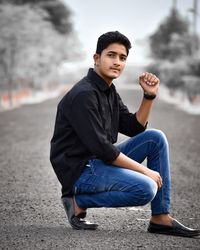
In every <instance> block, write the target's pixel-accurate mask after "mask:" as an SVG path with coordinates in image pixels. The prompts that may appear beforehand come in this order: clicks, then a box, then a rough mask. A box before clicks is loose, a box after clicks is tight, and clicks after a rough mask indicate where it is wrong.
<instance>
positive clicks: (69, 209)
mask: <svg viewBox="0 0 200 250" xmlns="http://www.w3.org/2000/svg"><path fill="white" fill-rule="evenodd" d="M61 200H62V203H63V206H64V209H65V212H66V214H67V218H68V221H69V223H70V225H71V226H72V228H74V229H77V230H95V229H97V227H98V225H97V224H93V223H90V222H89V221H85V220H83V219H84V218H85V217H86V212H83V213H80V214H79V215H77V216H75V211H74V202H73V198H68V197H63V198H61Z"/></svg>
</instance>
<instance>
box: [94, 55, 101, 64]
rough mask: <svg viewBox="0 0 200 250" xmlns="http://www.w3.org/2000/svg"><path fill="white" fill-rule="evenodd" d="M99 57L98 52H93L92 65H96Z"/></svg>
mask: <svg viewBox="0 0 200 250" xmlns="http://www.w3.org/2000/svg"><path fill="white" fill-rule="evenodd" d="M99 58H100V55H99V54H97V53H95V54H94V55H93V59H94V65H95V66H98V62H99Z"/></svg>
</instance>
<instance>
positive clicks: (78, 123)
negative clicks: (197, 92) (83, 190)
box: [50, 69, 145, 196]
mask: <svg viewBox="0 0 200 250" xmlns="http://www.w3.org/2000/svg"><path fill="white" fill-rule="evenodd" d="M144 130H145V127H143V126H142V125H141V124H140V123H139V122H138V121H137V119H136V114H132V113H130V112H129V110H128V108H127V107H126V106H125V105H124V104H123V102H122V100H121V98H120V96H119V94H118V93H117V91H116V89H115V86H114V84H112V85H111V86H110V87H109V86H108V84H107V83H106V82H105V81H104V80H103V79H102V78H101V77H100V76H99V75H98V74H97V73H96V72H95V71H94V70H93V69H89V71H88V74H87V76H86V77H84V78H83V79H82V80H81V81H79V82H78V83H77V84H76V85H74V86H73V88H72V89H71V90H70V91H69V92H68V93H67V94H66V95H65V96H64V97H63V98H62V100H61V101H60V103H59V104H58V108H57V115H56V122H55V129H54V135H53V138H52V139H51V152H50V160H51V163H52V166H53V168H54V171H55V173H56V175H57V177H58V179H59V181H60V183H61V185H62V195H63V196H65V195H70V191H71V189H72V187H73V184H74V183H75V181H76V180H77V179H78V178H79V176H80V174H81V172H82V170H83V168H84V166H85V165H86V164H87V162H88V160H89V159H93V158H98V159H100V160H102V161H104V162H105V163H112V162H113V161H114V160H115V159H116V158H117V156H118V155H119V153H120V152H119V150H118V149H117V148H116V147H115V146H114V145H113V144H114V143H115V142H116V141H117V136H118V132H120V133H122V134H125V135H127V136H130V137H132V136H134V135H136V134H138V133H140V132H143V131H144Z"/></svg>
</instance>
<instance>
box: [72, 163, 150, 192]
mask: <svg viewBox="0 0 200 250" xmlns="http://www.w3.org/2000/svg"><path fill="white" fill-rule="evenodd" d="M149 181H151V180H150V178H149V177H147V176H145V175H143V174H141V173H138V172H136V171H132V170H129V169H125V168H120V167H116V166H113V165H106V164H104V163H103V162H102V161H101V160H96V159H94V160H91V161H90V162H89V165H88V166H86V167H85V169H84V171H83V173H82V174H81V176H80V177H79V179H78V180H77V181H76V183H75V185H74V187H73V192H74V194H89V193H99V192H108V191H122V192H134V191H135V192H139V191H141V190H142V189H143V188H144V187H145V186H146V184H147V183H149Z"/></svg>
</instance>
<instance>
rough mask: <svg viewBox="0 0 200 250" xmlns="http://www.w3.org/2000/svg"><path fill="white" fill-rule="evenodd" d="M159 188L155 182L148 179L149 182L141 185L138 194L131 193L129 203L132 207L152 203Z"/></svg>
mask: <svg viewBox="0 0 200 250" xmlns="http://www.w3.org/2000/svg"><path fill="white" fill-rule="evenodd" d="M157 190H158V186H157V184H156V182H155V181H153V180H152V179H151V178H148V180H147V181H145V182H143V183H141V184H140V187H138V191H137V194H136V193H135V190H133V192H130V193H129V201H131V205H132V206H143V205H146V204H148V203H149V202H151V201H152V200H153V199H154V197H155V196H156V193H157Z"/></svg>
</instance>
